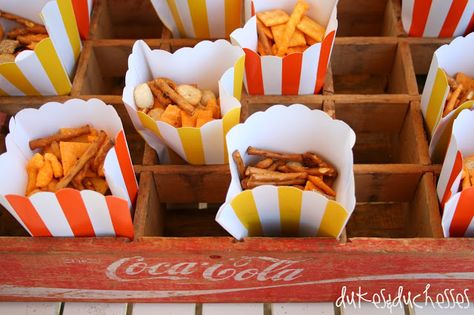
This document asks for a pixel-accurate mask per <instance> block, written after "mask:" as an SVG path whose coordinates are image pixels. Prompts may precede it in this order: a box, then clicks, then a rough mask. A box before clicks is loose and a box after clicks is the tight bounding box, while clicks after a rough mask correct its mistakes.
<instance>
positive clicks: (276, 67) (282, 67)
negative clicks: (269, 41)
mask: <svg viewBox="0 0 474 315" xmlns="http://www.w3.org/2000/svg"><path fill="white" fill-rule="evenodd" d="M296 2H297V0H253V1H252V2H247V3H246V7H248V5H249V3H250V5H252V9H251V11H252V12H251V13H252V14H255V13H258V12H262V11H267V10H273V9H282V10H284V11H286V12H288V13H291V12H292V10H293V7H294V6H295V4H296ZM307 2H308V4H309V5H310V9H309V11H308V12H307V15H308V16H309V17H310V18H312V19H313V20H315V21H316V22H318V23H319V24H320V25H322V26H324V27H325V28H326V32H325V35H324V38H323V40H322V42H321V43H316V44H314V45H312V46H311V47H309V48H308V49H306V50H305V51H304V52H303V53H293V54H291V55H288V56H286V57H283V58H282V57H278V56H260V55H259V54H258V53H257V42H258V36H257V24H256V17H255V16H253V17H251V18H250V19H249V20H248V21H247V22H246V23H245V25H244V27H243V28H239V29H237V30H235V31H234V32H233V33H232V34H231V40H232V43H233V44H234V45H238V46H240V47H242V48H243V49H244V51H245V56H246V57H245V80H244V83H245V87H246V89H247V93H248V94H250V95H303V94H318V93H320V92H321V90H322V88H323V85H324V80H325V78H326V72H327V67H328V64H329V59H330V56H331V51H332V47H333V44H334V38H335V36H336V31H337V25H338V22H337V8H336V7H337V2H338V1H337V0H325V1H317V0H308V1H307ZM246 11H248V9H246Z"/></svg>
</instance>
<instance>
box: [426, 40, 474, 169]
mask: <svg viewBox="0 0 474 315" xmlns="http://www.w3.org/2000/svg"><path fill="white" fill-rule="evenodd" d="M473 49H474V34H470V35H468V36H466V37H458V38H456V39H455V40H453V41H452V42H451V43H450V44H449V45H444V46H441V47H440V48H438V49H437V50H436V51H435V53H434V55H433V59H432V61H431V66H430V70H429V72H428V76H427V79H426V83H425V87H424V89H423V95H422V97H421V110H422V112H423V116H424V118H425V123H426V127H427V130H428V134H429V137H430V139H431V141H430V147H429V150H430V156H431V159H432V160H433V162H435V163H442V162H443V158H444V155H445V153H446V148H447V147H448V142H449V139H450V136H451V129H452V124H453V121H454V119H455V118H456V117H457V115H458V114H459V112H460V111H462V110H463V109H465V108H471V107H472V106H473V105H474V102H472V101H469V102H465V103H463V104H461V105H460V106H459V107H458V108H457V109H456V110H454V111H452V112H451V113H449V114H448V115H447V116H445V117H442V116H443V110H444V105H445V103H446V98H447V96H448V93H449V85H448V79H447V77H446V74H445V72H444V71H446V73H447V74H448V75H450V76H454V75H455V74H456V73H457V72H464V73H465V74H467V75H469V76H471V77H474V63H473V62H472V50H473ZM443 70H444V71H443Z"/></svg>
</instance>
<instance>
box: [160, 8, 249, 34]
mask: <svg viewBox="0 0 474 315" xmlns="http://www.w3.org/2000/svg"><path fill="white" fill-rule="evenodd" d="M242 2H243V0H193V1H186V0H151V3H152V4H153V7H154V8H155V10H156V13H157V14H158V16H159V17H160V19H161V21H162V22H163V24H164V25H165V26H166V27H167V28H168V29H169V30H170V31H171V32H172V33H173V37H174V38H180V37H187V38H228V37H229V35H230V33H232V31H233V30H235V29H236V28H238V27H240V26H241V25H242V11H243V10H242V7H243V5H242Z"/></svg>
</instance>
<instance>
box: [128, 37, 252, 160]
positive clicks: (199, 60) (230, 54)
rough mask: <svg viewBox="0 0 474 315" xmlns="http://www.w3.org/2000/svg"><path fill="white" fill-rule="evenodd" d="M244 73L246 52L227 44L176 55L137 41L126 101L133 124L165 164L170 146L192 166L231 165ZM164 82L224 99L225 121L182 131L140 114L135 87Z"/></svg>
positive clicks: (201, 45) (185, 50) (204, 43)
mask: <svg viewBox="0 0 474 315" xmlns="http://www.w3.org/2000/svg"><path fill="white" fill-rule="evenodd" d="M243 71H244V53H243V51H242V49H240V48H239V47H236V46H232V45H231V44H230V43H229V42H228V41H225V40H218V41H215V42H211V41H202V42H200V43H199V44H197V45H196V46H195V47H193V48H181V49H178V50H177V51H175V52H174V53H170V52H167V51H165V50H151V49H150V47H148V45H147V44H146V43H145V42H143V41H137V42H136V43H135V44H134V45H133V51H132V54H131V55H130V57H129V58H128V71H127V74H126V76H125V88H124V90H123V96H122V100H123V102H124V104H125V108H126V109H127V112H128V114H129V115H130V118H131V120H132V122H133V125H134V126H135V128H136V129H137V131H138V132H139V133H140V134H141V135H142V137H143V138H144V139H145V141H146V142H147V143H148V145H150V146H151V147H152V148H153V149H155V151H156V152H157V153H158V156H159V157H160V161H161V162H162V163H166V161H167V160H168V159H167V153H168V151H167V150H166V147H169V148H171V149H172V150H173V151H174V152H176V153H177V154H178V155H179V156H180V157H181V158H182V159H183V160H185V161H186V162H188V163H190V164H195V165H203V164H225V163H227V152H226V146H225V135H226V134H227V132H228V131H229V130H230V129H231V128H232V127H233V126H235V125H236V124H238V123H239V121H240V107H241V104H240V97H241V93H242V77H243ZM158 77H166V78H170V79H172V80H174V81H176V83H178V84H197V85H198V88H200V89H210V90H212V91H213V92H214V93H215V94H216V96H218V97H219V99H220V107H221V112H222V115H223V118H221V119H216V120H213V121H211V122H209V123H207V124H205V125H204V126H202V127H200V128H190V127H185V128H184V127H182V128H176V127H173V126H171V125H169V124H168V123H165V122H162V121H155V120H153V119H152V118H151V117H150V116H148V115H147V114H145V113H143V112H141V111H137V107H136V105H135V99H134V97H133V91H134V89H135V87H136V86H137V85H139V84H141V83H144V82H147V81H150V80H153V79H155V78H158Z"/></svg>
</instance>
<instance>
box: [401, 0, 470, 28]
mask: <svg viewBox="0 0 474 315" xmlns="http://www.w3.org/2000/svg"><path fill="white" fill-rule="evenodd" d="M402 24H403V29H404V30H405V32H406V33H407V34H408V36H414V37H456V36H461V35H467V34H468V33H470V32H472V31H473V30H474V0H402Z"/></svg>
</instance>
